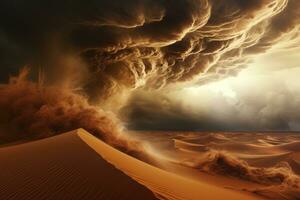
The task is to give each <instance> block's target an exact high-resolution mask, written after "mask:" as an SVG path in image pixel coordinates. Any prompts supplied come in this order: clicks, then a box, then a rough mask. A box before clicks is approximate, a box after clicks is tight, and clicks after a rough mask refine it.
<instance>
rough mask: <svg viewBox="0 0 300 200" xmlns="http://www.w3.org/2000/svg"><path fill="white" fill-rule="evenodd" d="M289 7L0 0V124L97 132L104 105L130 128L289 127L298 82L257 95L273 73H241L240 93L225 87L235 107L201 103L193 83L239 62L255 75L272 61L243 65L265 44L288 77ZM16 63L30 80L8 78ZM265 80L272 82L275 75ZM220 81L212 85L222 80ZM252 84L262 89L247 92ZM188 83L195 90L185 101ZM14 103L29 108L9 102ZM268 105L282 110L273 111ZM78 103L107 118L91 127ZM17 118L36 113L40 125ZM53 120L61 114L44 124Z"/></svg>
mask: <svg viewBox="0 0 300 200" xmlns="http://www.w3.org/2000/svg"><path fill="white" fill-rule="evenodd" d="M299 9H300V2H299V1H297V0H251V1H244V0H230V1H220V0H176V1H166V0H156V1H149V0H129V1H126V2H125V1H109V0H97V1H96V0H94V1H90V2H89V3H85V4H82V2H80V1H79V0H77V1H72V3H70V2H69V1H66V2H62V1H43V2H38V1H35V0H31V1H26V2H23V1H15V2H14V4H12V3H11V1H8V0H4V1H1V3H0V13H1V14H0V15H1V17H0V22H1V23H0V24H1V25H0V50H1V52H4V53H2V54H1V55H0V64H1V66H3V67H2V68H1V69H0V72H1V77H0V78H1V80H3V81H2V82H3V83H4V84H3V85H1V89H0V96H1V102H0V103H1V105H0V106H2V107H3V108H5V109H2V110H3V111H4V110H5V113H1V115H3V116H1V119H3V120H2V123H1V124H3V123H6V122H7V121H11V123H6V126H3V125H1V128H2V129H4V130H5V129H8V130H12V132H13V133H14V134H17V135H18V132H19V130H22V129H24V128H25V130H27V133H29V132H30V131H32V130H34V132H35V133H37V132H38V130H39V128H41V130H47V131H46V132H47V134H49V135H53V134H57V133H58V132H61V131H65V130H69V129H72V128H78V127H77V126H78V125H81V126H82V128H86V127H87V128H88V129H91V130H93V131H94V132H96V133H102V132H105V131H107V132H112V131H111V129H110V128H108V129H109V131H108V130H107V129H106V128H105V127H106V124H109V126H108V127H111V126H110V125H111V123H113V122H110V117H109V116H110V114H109V115H106V114H105V113H106V111H104V110H108V111H114V112H115V114H117V115H118V114H120V118H121V119H122V120H124V122H125V123H126V124H127V125H128V127H129V128H137V129H151V128H153V129H163V130H165V129H193V130H202V129H203V130H205V129H212V127H217V129H226V130H247V129H249V128H252V129H251V130H256V129H257V130H259V129H268V130H269V129H270V130H282V129H285V130H288V129H295V130H296V129H297V127H298V125H297V124H298V120H299V117H298V115H297V114H295V113H293V112H292V111H295V109H294V107H293V106H291V105H297V103H298V102H299V98H298V96H299V95H298V94H299V93H298V91H299V90H297V87H296V86H295V85H296V84H292V85H293V86H289V88H288V89H287V88H286V87H284V86H282V89H281V90H280V94H277V93H274V94H271V95H269V94H268V95H267V96H266V92H265V91H266V90H268V91H269V90H270V88H269V86H268V85H266V84H265V82H269V81H273V80H271V79H272V78H271V79H269V78H266V79H265V81H264V80H263V81H262V82H264V84H261V83H259V84H258V82H257V80H254V79H253V81H252V82H251V80H250V81H249V83H250V84H251V85H252V86H253V87H252V88H251V87H250V88H251V89H249V88H248V89H247V90H249V92H247V93H246V94H244V93H242V92H240V91H245V90H243V89H238V90H237V91H235V92H234V93H235V97H239V99H237V100H233V101H238V102H239V105H242V106H239V107H236V105H237V104H236V102H233V104H232V102H229V103H228V101H227V100H228V99H227V98H224V99H223V100H222V99H221V100H219V101H221V102H218V101H215V102H214V101H210V100H208V101H206V102H203V101H202V100H203V99H205V98H206V99H212V98H211V97H210V96H209V95H210V94H209V92H205V90H204V92H203V91H201V92H199V91H198V89H195V88H198V87H200V86H203V85H207V84H211V83H214V82H216V81H219V80H224V79H226V78H228V77H232V76H237V75H238V74H239V73H240V72H245V69H246V68H248V67H249V68H251V67H252V69H254V68H256V69H257V72H258V71H259V70H261V68H263V69H265V70H262V71H263V72H261V73H265V74H268V73H273V72H274V70H277V71H278V66H274V68H273V67H272V66H273V65H274V63H272V62H265V63H264V64H263V65H261V66H259V67H257V66H256V67H255V66H254V67H253V65H255V63H259V62H257V61H256V60H257V57H261V56H264V55H271V54H273V55H276V58H277V59H280V61H281V62H282V65H281V66H280V67H281V68H283V69H284V70H287V71H288V72H286V73H287V74H285V75H284V77H286V78H285V80H288V79H289V78H290V77H292V75H290V74H289V68H288V67H293V68H295V67H296V68H297V67H298V66H299V65H298V64H299V63H297V62H296V61H295V62H293V61H291V60H290V59H294V60H296V57H297V55H298V52H299V49H298V45H299V43H300V36H299V21H300V16H299V12H300V10H299ZM37 16H38V17H37ZM271 59H272V58H271ZM260 63H262V62H260ZM25 65H26V66H30V68H31V71H32V77H31V81H24V79H18V78H14V79H11V81H10V83H9V84H7V80H8V78H9V75H10V74H17V72H18V71H19V70H20V68H22V67H23V66H25ZM41 68H42V71H43V74H44V78H43V80H45V82H44V84H43V87H45V88H44V89H43V91H48V90H50V91H51V92H50V94H51V95H50V96H51V98H50V99H51V101H49V100H47V99H45V98H43V95H41V93H40V92H39V91H40V90H41V89H40V84H38V83H34V82H35V81H36V80H37V78H35V74H37V72H38V71H39V70H40V69H41ZM247 70H248V69H247ZM254 71H255V70H254ZM279 73H280V72H279ZM291 73H292V74H294V73H295V72H291ZM296 73H298V71H297V70H296ZM254 74H255V73H254ZM279 76H280V75H279ZM14 80H18V81H14ZM20 80H21V81H20ZM22 81H23V82H22ZM20 82H21V83H24V85H26V87H28V88H30V89H31V91H32V92H31V93H30V95H28V96H26V95H23V96H22V95H19V94H16V93H10V92H8V89H7V87H16V90H15V91H19V92H21V94H25V93H26V92H25V91H26V90H27V89H28V88H26V87H25V86H24V87H23V86H22V87H20V85H18V84H19V83H20ZM237 82H238V81H237ZM272 83H276V84H277V85H281V82H280V81H278V80H277V79H276V81H273V82H272ZM34 84H36V85H34ZM219 84H220V85H219V86H218V85H216V86H214V87H220V88H222V87H223V86H224V85H223V86H222V82H221V83H219ZM21 85H22V84H21ZM236 85H239V84H236ZM261 85H263V87H261V88H265V90H260V91H259V92H255V91H256V88H257V87H260V86H261ZM272 87H273V86H272ZM20 88H21V89H20ZM49 88H50V89H49ZM52 88H55V90H57V91H59V92H60V91H63V92H61V94H63V95H62V98H61V97H55V95H53V94H52ZM274 88H276V89H278V87H277V86H276V87H274ZM291 88H292V89H291ZM22 89H23V90H22ZM34 90H36V91H38V92H36V91H34ZM179 90H184V91H183V92H182V91H179ZM221 90H222V91H223V89H221ZM225 90H226V89H225ZM231 90H232V89H231ZM65 91H67V93H65ZM174 91H176V92H174ZM177 91H178V92H177ZM187 91H188V92H187ZM222 91H221V92H222ZM227 91H228V90H227ZM172 92H173V93H172ZM223 92H224V91H223ZM46 93H47V92H46ZM169 93H172V94H169ZM195 93H197V94H198V93H199V94H201V95H198V96H197V98H195V100H194V101H191V100H188V99H191V98H193V97H194V96H193V95H194V94H195ZM225 93H226V92H225ZM225 93H224V94H225ZM287 93H288V94H287ZM42 94H43V93H42ZM228 94H229V95H230V92H229V93H227V94H225V96H226V95H228ZM278 95H280V98H281V100H280V102H279V103H278ZM288 95H291V96H292V98H290V96H288ZM46 96H47V95H46ZM74 96H75V97H74ZM221 96H222V95H221ZM8 97H9V98H8ZM13 97H20V98H15V99H14V98H13ZM154 97H155V98H154ZM285 97H286V98H285ZM24 98H25V99H24ZM198 98H200V99H201V101H198ZM8 99H9V101H8ZM65 99H72V100H70V101H66V100H65ZM78 99H80V100H78ZM215 99H220V98H215ZM253 99H261V101H254V100H253ZM77 100H78V101H79V102H80V103H78V102H76V101H77ZM230 101H231V100H230ZM290 101H292V104H290ZM53 102H59V103H61V104H60V105H61V107H60V108H57V107H55V105H53ZM65 102H67V103H65ZM198 102H199V103H198ZM266 104H267V106H266ZM7 105H11V106H7ZM20 105H21V107H27V108H28V109H24V111H23V110H22V109H16V108H19V106H20ZM223 105H224V106H223ZM232 105H233V106H232ZM286 105H288V107H285V106H286ZM199 106H200V107H201V108H199ZM278 106H279V107H280V108H281V109H279V110H276V113H275V114H274V113H273V108H278ZM206 107H210V108H213V109H206ZM265 107H267V108H265ZM81 108H84V109H85V108H87V110H88V111H89V112H88V113H89V114H88V116H89V117H91V118H93V117H95V118H96V119H97V120H96V121H97V123H96V124H101V121H102V119H105V120H104V121H105V123H102V125H101V127H102V128H100V130H98V128H97V127H94V126H91V124H90V123H88V121H87V120H86V119H83V118H82V117H81V116H82V115H84V114H83V113H81V111H80V109H81ZM120 108H121V109H120ZM195 108H196V109H195ZM203 108H205V109H203ZM224 108H225V109H224ZM236 108H237V109H236ZM241 108H242V112H240V113H241V114H242V115H243V116H242V117H239V119H241V120H234V126H233V125H232V123H231V122H230V121H229V122H228V121H226V120H225V121H224V119H225V118H226V119H228V118H229V119H230V116H235V113H236V112H237V111H240V110H241ZM51 109H52V110H55V111H56V112H52V113H51V116H52V115H54V117H49V116H48V111H49V110H50V111H52V110H51ZM70 110H72V112H69V111H70ZM97 110H99V112H100V113H101V114H99V113H97V112H96V111H97ZM90 111H91V112H90ZM220 111H221V112H220ZM270 111H271V112H270ZM20 112H21V113H20ZM257 112H259V113H263V114H262V115H261V116H259V115H258V116H259V120H258V121H253V120H252V121H249V120H250V119H252V116H257V115H255V113H257ZM41 113H43V114H41ZM45 113H47V114H45ZM70 113H72V115H71V114H70ZM74 113H75V114H74ZM90 113H93V114H90ZM69 114H70V115H69ZM244 115H245V116H244ZM19 116H31V117H33V118H34V119H35V120H39V119H40V117H42V118H43V120H42V121H43V124H42V125H41V124H36V123H33V122H32V121H31V120H27V118H26V117H25V118H22V117H21V118H20V117H19ZM61 116H64V117H61ZM102 116H103V117H102ZM223 116H225V117H223ZM226 116H229V117H226ZM112 118H115V117H112ZM223 118H224V119H223ZM8 119H9V120H8ZM45 119H47V120H45ZM52 119H55V120H65V121H64V122H59V123H58V121H55V123H54V121H51V120H52ZM274 119H275V120H274ZM23 120H25V121H23ZM112 121H115V119H114V120H112ZM270 121H272V124H270ZM48 122H49V123H48ZM62 123H64V124H62ZM273 123H274V124H273ZM57 124H60V125H59V126H57ZM117 124H118V123H117ZM178 124H179V127H176V126H177V125H178ZM85 126H86V127H85ZM291 127H292V128H291ZM295 127H296V128H295ZM104 135H106V134H104ZM108 135H109V134H108ZM5 137H6V136H5ZM24 137H26V135H25V136H24V135H22V137H20V138H24ZM8 138H9V137H8ZM9 139H10V138H9ZM9 139H8V140H9Z"/></svg>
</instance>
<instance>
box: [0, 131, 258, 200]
mask: <svg viewBox="0 0 300 200" xmlns="http://www.w3.org/2000/svg"><path fill="white" fill-rule="evenodd" d="M0 164H1V166H2V167H1V173H0V180H1V181H0V199H22V200H23V199H25V200H26V199H105V200H108V199H110V200H114V199H122V200H124V199H130V200H134V199H138V200H141V199H143V200H144V199H157V198H159V199H173V200H199V199H211V200H219V199H220V200H224V199H231V200H235V199H236V200H240V199H244V200H252V199H253V200H257V199H260V198H259V197H258V196H254V195H251V194H250V193H247V192H239V191H234V190H229V189H225V188H223V186H220V187H217V186H214V185H210V184H207V183H206V182H202V181H201V180H199V181H195V180H191V179H189V178H185V177H182V176H179V175H176V174H172V173H169V172H167V171H164V170H161V169H158V168H156V167H153V166H151V165H148V164H146V163H144V162H142V161H139V160H137V159H135V158H133V157H130V156H128V155H126V154H124V153H122V152H120V151H118V150H116V149H114V148H112V147H111V146H109V145H107V144H105V143H103V142H102V141H100V140H98V139H97V138H95V137H94V136H92V135H90V134H88V133H87V132H85V131H84V130H78V131H73V132H70V133H66V134H63V135H60V136H55V137H52V138H48V139H44V140H39V141H35V142H30V143H26V144H20V145H14V146H10V147H3V148H0Z"/></svg>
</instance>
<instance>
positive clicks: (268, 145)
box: [143, 132, 300, 200]
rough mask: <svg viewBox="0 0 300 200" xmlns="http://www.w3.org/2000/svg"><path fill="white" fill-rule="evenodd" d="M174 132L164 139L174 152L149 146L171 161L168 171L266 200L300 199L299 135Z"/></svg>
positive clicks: (169, 149) (167, 148)
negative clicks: (207, 179)
mask: <svg viewBox="0 0 300 200" xmlns="http://www.w3.org/2000/svg"><path fill="white" fill-rule="evenodd" d="M173 134H174V136H173V138H169V137H168V138H169V141H171V142H172V143H173V148H170V147H169V146H165V147H163V146H161V145H157V144H156V143H157V141H158V139H157V138H156V139H155V141H156V142H154V143H152V144H153V145H155V146H156V147H158V148H160V151H161V152H164V154H165V155H168V157H167V158H166V160H168V162H171V163H173V164H172V165H171V167H166V169H167V170H174V169H176V170H177V171H178V173H179V174H180V173H181V174H185V175H187V176H190V177H197V179H199V180H205V179H203V177H206V178H209V179H211V180H212V181H210V183H211V184H213V185H216V186H220V185H223V186H224V187H226V188H233V189H235V190H240V191H249V192H253V193H254V194H257V195H260V196H263V197H265V198H267V199H285V200H299V199H300V176H299V174H300V135H299V134H298V135H297V134H295V133H282V134H280V133H242V132H241V133H202V132H200V133H197V132H195V133H194V134H191V133H188V134H184V132H181V133H173ZM143 137H145V136H143ZM161 137H162V138H164V136H163V135H161ZM150 139H151V138H150V137H148V140H150ZM162 140H164V143H166V141H165V140H166V139H162ZM173 165H175V166H173ZM176 166H181V167H176ZM185 168H189V169H185ZM178 169H180V170H178ZM176 170H174V171H176ZM209 175H210V177H209Z"/></svg>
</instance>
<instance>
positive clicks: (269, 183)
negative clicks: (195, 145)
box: [181, 150, 300, 199]
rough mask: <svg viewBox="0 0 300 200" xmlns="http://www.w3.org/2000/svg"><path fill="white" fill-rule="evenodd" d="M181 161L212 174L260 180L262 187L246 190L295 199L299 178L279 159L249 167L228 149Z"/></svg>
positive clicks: (211, 151)
mask: <svg viewBox="0 0 300 200" xmlns="http://www.w3.org/2000/svg"><path fill="white" fill-rule="evenodd" d="M181 164H182V165H184V166H188V167H192V168H195V169H198V170H201V171H204V172H208V173H212V174H219V175H223V176H230V177H235V178H238V179H242V180H246V181H251V182H255V183H258V184H262V185H264V187H262V188H258V189H251V190H249V191H251V192H255V193H257V194H260V195H263V196H267V197H270V195H272V194H273V195H274V193H278V194H279V196H281V195H282V194H284V195H285V196H286V197H289V198H288V199H297V198H296V197H297V196H298V195H299V194H300V178H299V176H297V175H296V174H295V173H294V172H293V170H292V169H291V167H290V165H289V164H288V163H287V162H281V163H278V164H276V165H275V166H274V167H269V168H259V167H252V166H250V165H249V164H248V163H247V162H246V161H243V160H239V159H238V158H235V157H234V156H232V155H230V153H227V152H223V151H216V150H210V151H209V152H207V153H205V155H203V156H202V157H201V158H199V159H198V160H193V161H189V160H187V161H182V162H181ZM245 190H248V189H245ZM267 191H269V192H267ZM276 197H277V198H278V196H276Z"/></svg>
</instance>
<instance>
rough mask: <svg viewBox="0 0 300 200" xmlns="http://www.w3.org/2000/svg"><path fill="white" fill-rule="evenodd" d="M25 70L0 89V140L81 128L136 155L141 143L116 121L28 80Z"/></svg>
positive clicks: (79, 98)
mask: <svg viewBox="0 0 300 200" xmlns="http://www.w3.org/2000/svg"><path fill="white" fill-rule="evenodd" d="M28 72H29V71H28V70H27V69H24V70H22V71H21V73H20V75H19V76H17V77H11V78H10V81H9V83H8V84H3V85H1V86H0V110H1V116H0V130H1V134H0V140H1V142H2V143H9V142H18V141H22V140H25V141H27V140H34V139H41V138H45V137H50V136H53V135H57V134H60V133H63V132H67V131H72V130H74V129H78V128H84V129H86V130H87V131H89V132H90V133H92V134H93V135H95V136H97V137H98V138H100V139H102V140H104V141H105V142H107V143H109V144H110V145H113V146H114V147H116V148H118V149H121V150H123V151H125V152H128V153H131V154H134V155H138V154H140V153H141V152H142V149H143V146H142V144H141V143H139V142H137V141H135V140H133V139H130V138H129V137H128V136H126V135H124V134H123V132H122V127H121V123H120V122H119V121H118V119H117V118H116V117H115V116H114V115H113V114H112V113H109V112H107V111H103V110H102V109H101V108H100V107H96V106H92V105H90V104H89V103H88V101H87V98H86V97H84V96H83V95H81V94H77V93H76V92H74V91H72V90H71V89H70V88H64V87H57V86H47V85H44V83H43V82H42V80H41V81H40V82H37V83H36V82H32V81H29V80H28V77H27V76H28Z"/></svg>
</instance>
